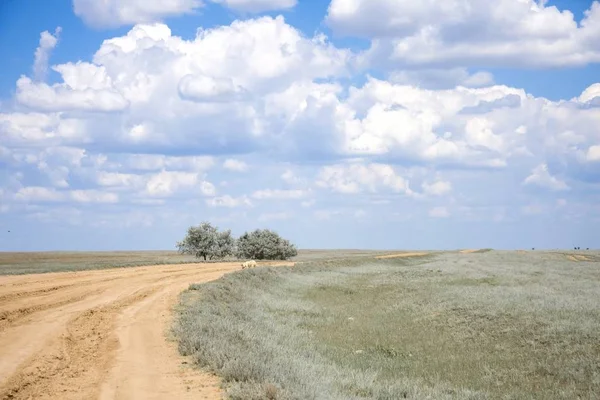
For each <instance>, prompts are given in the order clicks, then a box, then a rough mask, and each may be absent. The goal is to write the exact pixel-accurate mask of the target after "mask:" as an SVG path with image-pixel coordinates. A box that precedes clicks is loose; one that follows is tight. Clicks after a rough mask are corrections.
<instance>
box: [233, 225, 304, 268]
mask: <svg viewBox="0 0 600 400" xmlns="http://www.w3.org/2000/svg"><path fill="white" fill-rule="evenodd" d="M236 247H237V250H236V256H237V257H238V258H245V259H253V260H287V259H288V258H290V257H294V256H296V255H297V254H298V250H297V249H296V246H294V245H293V244H292V243H290V242H289V241H288V240H286V239H283V238H282V237H280V236H279V234H278V233H277V232H274V231H272V230H269V229H256V230H254V231H252V232H249V233H248V232H246V233H244V234H243V235H242V236H240V237H239V238H238V240H237V246H236Z"/></svg>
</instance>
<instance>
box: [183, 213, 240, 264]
mask: <svg viewBox="0 0 600 400" xmlns="http://www.w3.org/2000/svg"><path fill="white" fill-rule="evenodd" d="M177 248H178V250H179V252H180V253H182V254H193V255H195V256H196V257H197V258H203V259H204V260H205V261H206V260H207V259H208V260H221V259H223V258H225V257H227V256H230V255H233V252H234V248H235V239H234V238H233V237H232V236H231V230H226V231H222V232H219V229H218V228H217V227H215V226H212V225H211V224H210V223H209V222H202V223H201V224H200V225H198V226H191V227H189V228H188V231H187V235H186V237H185V238H184V239H183V240H182V241H181V242H177Z"/></svg>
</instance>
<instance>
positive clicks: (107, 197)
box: [70, 190, 119, 203]
mask: <svg viewBox="0 0 600 400" xmlns="http://www.w3.org/2000/svg"><path fill="white" fill-rule="evenodd" d="M70 196H71V198H72V199H73V200H74V201H75V202H78V203H117V202H118V201H119V196H118V195H117V194H116V193H108V192H102V191H99V190H73V191H71V193H70Z"/></svg>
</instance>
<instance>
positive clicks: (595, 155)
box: [585, 145, 600, 162]
mask: <svg viewBox="0 0 600 400" xmlns="http://www.w3.org/2000/svg"><path fill="white" fill-rule="evenodd" d="M585 159H586V160H587V161H590V162H596V161H600V145H594V146H590V148H589V149H588V150H587V152H586V154H585Z"/></svg>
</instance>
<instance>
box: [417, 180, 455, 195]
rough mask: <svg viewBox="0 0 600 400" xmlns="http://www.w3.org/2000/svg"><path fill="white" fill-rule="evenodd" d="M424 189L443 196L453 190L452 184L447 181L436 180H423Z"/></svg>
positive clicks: (430, 193) (426, 191)
mask: <svg viewBox="0 0 600 400" xmlns="http://www.w3.org/2000/svg"><path fill="white" fill-rule="evenodd" d="M422 187H423V191H424V192H425V194H428V195H432V196H442V195H444V194H446V193H449V192H451V191H452V184H451V183H450V182H447V181H441V180H438V181H435V182H433V183H427V182H423V185H422Z"/></svg>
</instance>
